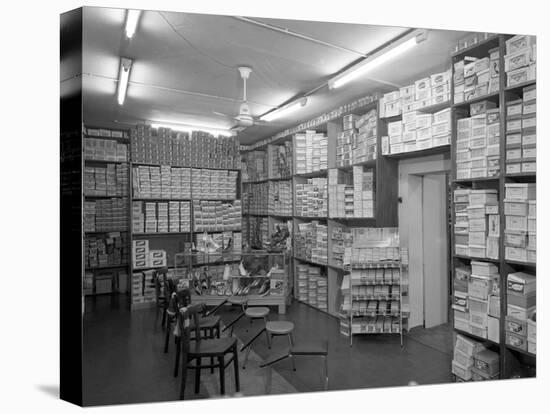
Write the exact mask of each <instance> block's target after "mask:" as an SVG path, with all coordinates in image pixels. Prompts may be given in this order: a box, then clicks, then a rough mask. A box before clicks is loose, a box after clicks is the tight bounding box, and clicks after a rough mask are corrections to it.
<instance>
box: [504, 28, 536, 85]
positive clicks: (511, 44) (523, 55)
mask: <svg viewBox="0 0 550 414" xmlns="http://www.w3.org/2000/svg"><path fill="white" fill-rule="evenodd" d="M535 41H536V37H535V36H528V35H517V36H514V37H512V38H510V39H508V40H507V41H506V55H505V56H504V70H505V72H506V86H508V87H510V86H515V85H518V84H522V83H524V82H528V81H530V80H534V79H535V78H536V68H537V53H536V46H537V45H536V42H535Z"/></svg>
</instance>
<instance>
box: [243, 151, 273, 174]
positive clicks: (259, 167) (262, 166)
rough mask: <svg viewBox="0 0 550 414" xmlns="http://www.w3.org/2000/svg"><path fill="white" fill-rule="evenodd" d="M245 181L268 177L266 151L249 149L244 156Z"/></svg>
mask: <svg viewBox="0 0 550 414" xmlns="http://www.w3.org/2000/svg"><path fill="white" fill-rule="evenodd" d="M241 171H242V174H243V181H260V180H266V179H267V153H266V151H260V150H257V151H249V152H245V153H244V154H243V156H242V167H241Z"/></svg>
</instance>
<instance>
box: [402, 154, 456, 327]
mask: <svg viewBox="0 0 550 414" xmlns="http://www.w3.org/2000/svg"><path fill="white" fill-rule="evenodd" d="M450 169H451V160H450V157H449V156H448V157H447V158H445V157H444V156H443V155H432V156H428V157H422V158H413V159H407V160H402V161H400V162H399V190H398V194H399V197H401V198H402V200H403V201H402V203H400V204H399V208H398V218H399V238H400V241H401V245H402V246H408V248H409V301H410V305H409V306H410V319H409V329H410V328H413V327H415V326H419V325H422V323H423V320H422V319H423V318H422V316H423V315H422V312H423V303H422V300H423V296H422V292H423V286H422V274H423V271H422V266H423V263H422V245H421V243H415V242H413V241H412V240H411V239H412V237H410V235H419V234H422V220H421V218H422V210H421V209H422V177H421V176H422V175H423V174H427V173H434V172H443V171H450ZM419 218H420V219H419Z"/></svg>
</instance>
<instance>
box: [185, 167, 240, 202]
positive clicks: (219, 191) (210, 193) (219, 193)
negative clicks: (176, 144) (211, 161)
mask: <svg viewBox="0 0 550 414" xmlns="http://www.w3.org/2000/svg"><path fill="white" fill-rule="evenodd" d="M237 178H238V173H237V171H227V170H207V169H195V168H193V169H191V194H192V197H193V199H201V200H234V199H236V198H237Z"/></svg>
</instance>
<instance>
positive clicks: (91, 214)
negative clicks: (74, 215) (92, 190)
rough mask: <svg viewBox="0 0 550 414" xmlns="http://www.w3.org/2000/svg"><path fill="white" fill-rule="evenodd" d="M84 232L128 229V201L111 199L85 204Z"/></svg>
mask: <svg viewBox="0 0 550 414" xmlns="http://www.w3.org/2000/svg"><path fill="white" fill-rule="evenodd" d="M83 218H84V231H85V232H102V231H103V232H108V231H124V230H126V229H127V228H128V200H127V199H126V198H111V199H104V200H95V201H86V202H85V203H84V217H83Z"/></svg>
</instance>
